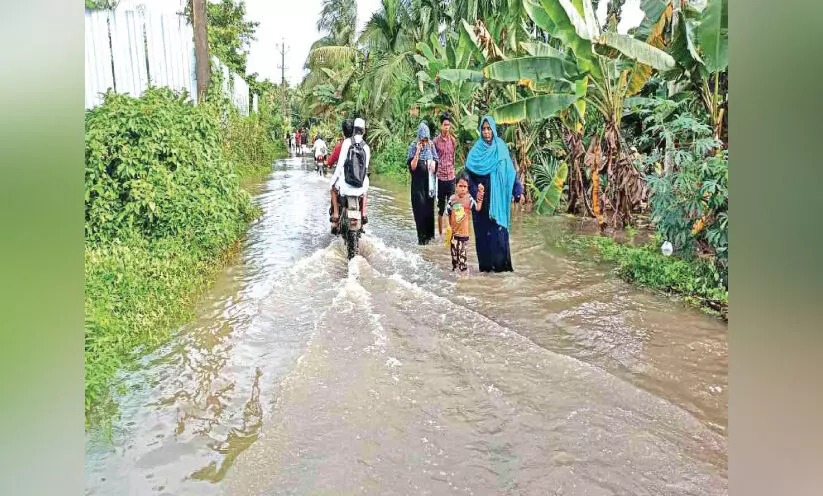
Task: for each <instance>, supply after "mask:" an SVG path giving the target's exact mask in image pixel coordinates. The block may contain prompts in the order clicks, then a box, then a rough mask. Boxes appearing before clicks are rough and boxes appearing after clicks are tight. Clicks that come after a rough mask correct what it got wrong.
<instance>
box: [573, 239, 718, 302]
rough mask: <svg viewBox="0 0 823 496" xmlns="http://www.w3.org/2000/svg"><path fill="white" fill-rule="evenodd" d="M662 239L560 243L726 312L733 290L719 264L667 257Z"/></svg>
mask: <svg viewBox="0 0 823 496" xmlns="http://www.w3.org/2000/svg"><path fill="white" fill-rule="evenodd" d="M660 242H661V241H660V238H659V237H656V238H655V239H654V240H652V241H650V242H649V243H648V244H646V245H644V246H632V245H630V244H620V243H618V242H616V241H615V240H613V239H612V238H609V237H602V236H566V237H560V238H558V245H559V246H562V247H564V248H566V249H568V250H570V251H572V252H574V253H576V254H578V255H581V256H586V257H588V258H593V259H594V260H595V261H604V262H613V263H616V264H617V267H618V269H617V270H618V274H619V275H620V276H621V278H623V279H625V280H626V281H629V282H632V283H635V284H637V285H639V286H645V287H649V288H654V289H659V290H663V291H667V292H673V293H677V294H681V295H684V296H685V297H686V298H687V299H689V300H691V301H693V302H694V303H696V304H698V305H699V306H702V307H704V308H710V309H713V310H715V311H719V312H721V313H724V312H725V311H726V308H727V307H728V303H729V291H728V289H727V288H726V287H725V285H724V281H723V279H722V276H721V273H720V272H719V271H718V270H717V267H716V266H715V264H713V263H711V262H709V261H707V260H703V259H700V258H688V259H683V258H679V257H676V256H670V257H667V256H664V255H663V254H661V253H660Z"/></svg>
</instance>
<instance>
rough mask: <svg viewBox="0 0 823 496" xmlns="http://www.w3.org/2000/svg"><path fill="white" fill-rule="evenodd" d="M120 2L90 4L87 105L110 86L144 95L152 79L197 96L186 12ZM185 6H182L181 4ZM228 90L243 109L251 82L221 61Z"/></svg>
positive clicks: (96, 102) (246, 110)
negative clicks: (102, 5)
mask: <svg viewBox="0 0 823 496" xmlns="http://www.w3.org/2000/svg"><path fill="white" fill-rule="evenodd" d="M135 3H136V2H128V1H123V2H121V4H120V6H118V7H117V8H116V9H115V10H94V11H90V10H86V23H85V27H86V30H85V42H86V47H85V77H86V81H85V108H87V109H89V108H92V107H95V106H97V105H100V104H101V103H102V101H103V95H102V94H103V93H105V92H106V90H108V89H109V88H111V89H114V90H115V91H117V92H118V93H127V94H129V95H132V96H140V95H142V94H143V92H144V91H145V90H146V88H147V87H148V85H149V84H151V85H152V86H166V87H169V88H172V89H175V90H183V89H185V90H186V91H188V93H189V97H190V98H191V99H192V100H193V101H194V100H195V99H194V95H196V94H197V79H196V76H195V64H194V41H193V40H194V35H193V31H192V27H191V26H189V25H188V24H187V23H186V21H185V19H184V18H183V17H182V16H179V15H177V14H175V13H174V12H173V11H170V10H168V9H166V10H158V9H155V8H152V9H149V8H147V7H146V6H145V5H134V4H135ZM180 10H182V7H181V9H180ZM218 66H219V67H220V70H221V71H222V72H223V75H224V76H225V77H224V80H225V84H224V89H225V90H226V94H228V95H230V98H231V100H232V102H233V103H234V105H235V107H237V109H238V110H239V111H240V112H241V113H242V114H244V115H248V113H249V87H248V84H246V82H245V81H244V80H243V78H242V77H240V76H239V75H237V74H231V73H230V72H229V70H228V68H227V67H225V66H224V65H223V64H219V63H218Z"/></svg>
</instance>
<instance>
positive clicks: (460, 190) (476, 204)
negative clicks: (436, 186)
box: [446, 174, 484, 272]
mask: <svg viewBox="0 0 823 496" xmlns="http://www.w3.org/2000/svg"><path fill="white" fill-rule="evenodd" d="M456 189H457V193H455V194H454V195H452V197H451V198H449V205H448V208H447V210H446V213H447V215H448V216H449V225H450V226H451V229H452V240H451V255H452V270H455V269H460V271H461V272H465V271H466V269H467V266H466V253H467V252H468V246H469V211H471V210H472V209H474V210H475V211H477V212H479V211H480V209H481V208H483V196H484V191H483V185H482V184H481V185H480V187H479V188H478V189H477V201H475V199H474V198H472V196H471V195H470V194H469V178H468V176H466V175H465V174H463V175H461V176H460V177H458V178H457V184H456Z"/></svg>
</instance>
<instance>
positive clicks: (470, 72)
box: [414, 31, 484, 138]
mask: <svg viewBox="0 0 823 496" xmlns="http://www.w3.org/2000/svg"><path fill="white" fill-rule="evenodd" d="M417 51H418V53H416V54H415V55H414V59H415V61H416V62H417V63H418V64H419V65H420V70H419V71H418V72H417V83H418V88H419V91H420V99H419V100H418V104H419V105H421V107H423V109H424V110H429V111H434V112H435V113H437V112H440V111H442V110H448V111H449V112H450V113H451V115H452V118H453V124H454V125H455V126H456V127H457V129H458V134H459V133H460V130H462V131H464V132H465V133H467V134H468V135H470V136H472V137H475V138H476V135H477V124H478V117H477V115H476V114H475V113H474V109H473V108H472V107H471V104H470V102H471V100H472V96H473V95H474V93H475V91H476V90H477V88H479V87H480V85H481V84H482V83H483V81H484V78H483V74H482V73H481V72H480V71H478V70H475V69H476V68H479V67H478V65H479V64H478V61H477V58H476V56H475V55H476V50H475V49H474V48H473V47H472V41H471V40H470V39H469V37H468V34H467V33H466V32H465V31H463V32H458V33H449V34H448V35H447V36H446V43H445V46H444V45H441V44H440V41H439V38H438V37H437V36H436V35H434V34H432V35H431V36H430V39H429V42H428V43H424V42H419V43H418V44H417Z"/></svg>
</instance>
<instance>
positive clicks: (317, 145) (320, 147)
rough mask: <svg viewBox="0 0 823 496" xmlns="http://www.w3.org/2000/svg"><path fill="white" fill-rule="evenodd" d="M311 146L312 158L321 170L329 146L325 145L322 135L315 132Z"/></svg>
mask: <svg viewBox="0 0 823 496" xmlns="http://www.w3.org/2000/svg"><path fill="white" fill-rule="evenodd" d="M312 147H313V148H314V160H315V161H316V162H319V167H320V169H319V170H320V171H322V170H323V169H322V168H323V162H324V161H325V160H326V155H328V153H329V148H328V146H326V142H325V141H323V137H322V136H320V133H317V137H316V138H315V140H314V144H313V145H312Z"/></svg>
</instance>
